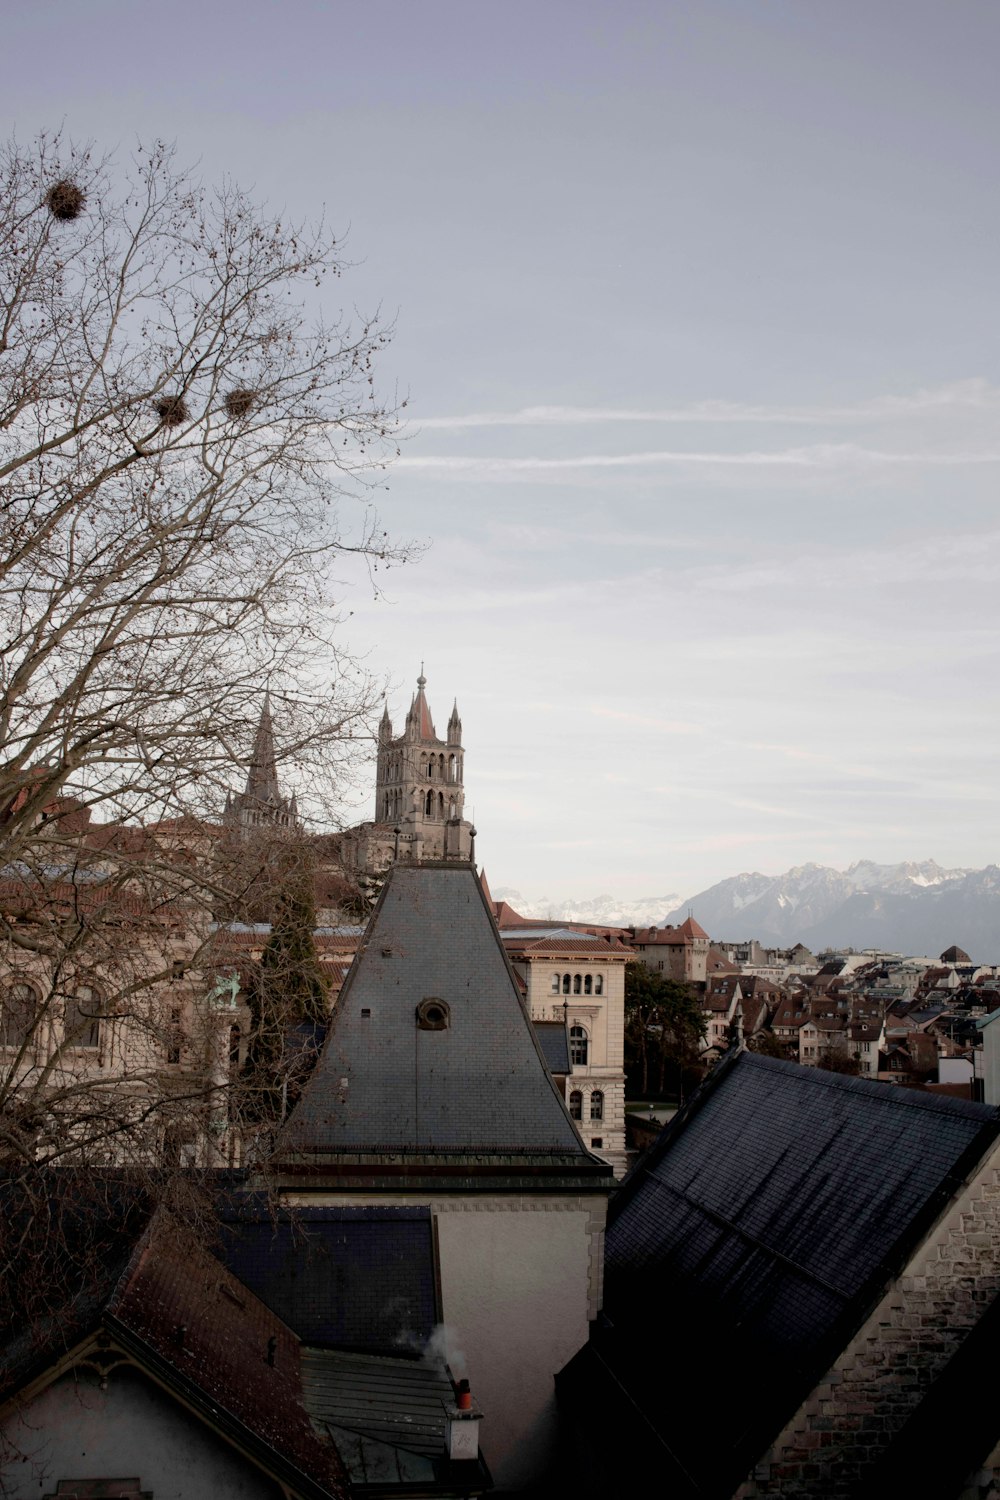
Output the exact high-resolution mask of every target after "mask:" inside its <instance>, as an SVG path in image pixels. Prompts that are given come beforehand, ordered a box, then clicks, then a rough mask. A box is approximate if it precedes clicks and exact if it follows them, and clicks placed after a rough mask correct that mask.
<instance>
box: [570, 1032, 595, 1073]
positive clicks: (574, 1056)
mask: <svg viewBox="0 0 1000 1500" xmlns="http://www.w3.org/2000/svg"><path fill="white" fill-rule="evenodd" d="M589 1048H590V1043H589V1041H588V1039H587V1033H586V1032H585V1031H584V1029H583V1027H582V1026H571V1027H570V1028H569V1060H570V1062H571V1063H572V1064H573V1066H574V1068H585V1067H586V1066H587V1053H588V1051H589Z"/></svg>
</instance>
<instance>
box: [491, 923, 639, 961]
mask: <svg viewBox="0 0 1000 1500" xmlns="http://www.w3.org/2000/svg"><path fill="white" fill-rule="evenodd" d="M500 938H501V941H502V942H503V945H504V947H505V948H506V949H507V951H508V952H509V953H524V954H533V953H538V954H546V953H567V954H580V955H586V956H587V957H602V958H604V957H606V958H630V957H631V956H632V950H631V949H630V948H627V947H626V946H625V944H624V943H622V942H619V940H618V939H617V938H606V937H601V936H599V935H598V934H596V933H592V932H575V931H573V930H572V929H571V928H568V927H559V928H555V929H546V928H539V927H522V928H519V929H517V930H514V931H510V930H505V931H503V932H501V934H500Z"/></svg>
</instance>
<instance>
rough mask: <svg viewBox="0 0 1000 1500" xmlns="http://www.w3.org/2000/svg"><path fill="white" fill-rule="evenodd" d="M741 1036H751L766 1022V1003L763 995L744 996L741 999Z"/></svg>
mask: <svg viewBox="0 0 1000 1500" xmlns="http://www.w3.org/2000/svg"><path fill="white" fill-rule="evenodd" d="M742 1010H743V1035H744V1036H752V1035H753V1033H754V1032H755V1031H756V1030H757V1029H758V1027H759V1026H760V1025H761V1024H763V1023H764V1022H765V1021H766V1020H767V1001H766V1000H765V998H764V996H763V994H756V995H744V997H743V1004H742Z"/></svg>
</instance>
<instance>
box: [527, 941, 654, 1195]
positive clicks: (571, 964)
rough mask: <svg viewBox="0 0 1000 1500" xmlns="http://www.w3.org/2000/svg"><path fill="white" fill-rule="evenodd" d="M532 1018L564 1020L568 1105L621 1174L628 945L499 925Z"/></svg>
mask: <svg viewBox="0 0 1000 1500" xmlns="http://www.w3.org/2000/svg"><path fill="white" fill-rule="evenodd" d="M500 935H501V937H502V939H503V944H504V947H505V948H506V950H507V955H508V957H509V958H510V961H511V964H512V966H513V968H514V972H515V973H516V974H517V975H518V976H519V978H520V979H521V980H522V981H523V983H524V986H525V992H526V998H527V1004H528V1010H529V1013H530V1015H531V1018H532V1020H533V1021H565V1024H566V1027H567V1030H568V1033H569V1048H570V1065H571V1071H570V1076H569V1077H568V1078H567V1080H566V1103H567V1104H568V1106H569V1112H570V1116H571V1117H572V1119H573V1121H574V1123H575V1124H576V1127H577V1130H578V1131H579V1132H580V1137H581V1139H582V1141H583V1143H584V1145H585V1146H586V1147H588V1149H589V1150H591V1151H593V1152H594V1153H595V1154H596V1155H598V1156H600V1157H602V1158H603V1159H604V1160H605V1161H607V1162H609V1163H610V1165H611V1166H612V1167H613V1168H614V1171H615V1174H616V1176H619V1177H620V1176H622V1175H623V1174H624V1172H625V1169H626V1165H627V1161H626V1156H625V1071H624V1070H625V965H626V963H627V962H628V961H629V959H630V958H632V957H633V956H634V955H633V952H632V950H631V948H627V947H625V945H624V944H623V943H621V942H619V941H618V940H616V939H609V938H605V937H597V936H595V935H592V934H590V933H586V932H573V931H571V930H569V929H556V930H552V929H551V928H545V927H543V928H534V927H528V926H526V927H524V928H523V929H518V928H512V929H507V928H505V929H503V930H502V932H501V934H500Z"/></svg>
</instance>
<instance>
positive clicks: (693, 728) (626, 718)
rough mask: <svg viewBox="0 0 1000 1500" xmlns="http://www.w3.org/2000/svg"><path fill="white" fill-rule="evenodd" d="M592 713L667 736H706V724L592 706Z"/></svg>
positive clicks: (601, 717)
mask: <svg viewBox="0 0 1000 1500" xmlns="http://www.w3.org/2000/svg"><path fill="white" fill-rule="evenodd" d="M589 711H590V713H592V714H594V715H595V716H596V717H597V718H599V719H615V720H617V721H618V722H619V723H620V724H639V725H641V726H642V727H643V728H645V729H659V730H661V731H662V732H663V733H665V734H704V733H705V726H704V724H689V723H686V722H685V721H684V720H682V719H657V718H652V717H650V716H649V715H647V714H632V713H624V712H623V711H622V710H620V709H617V708H603V707H601V706H600V705H599V704H591V706H590V710H589Z"/></svg>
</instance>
